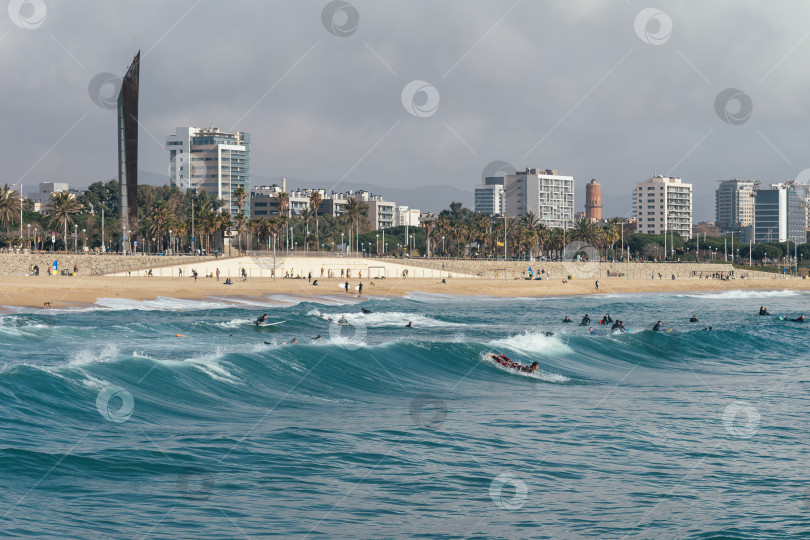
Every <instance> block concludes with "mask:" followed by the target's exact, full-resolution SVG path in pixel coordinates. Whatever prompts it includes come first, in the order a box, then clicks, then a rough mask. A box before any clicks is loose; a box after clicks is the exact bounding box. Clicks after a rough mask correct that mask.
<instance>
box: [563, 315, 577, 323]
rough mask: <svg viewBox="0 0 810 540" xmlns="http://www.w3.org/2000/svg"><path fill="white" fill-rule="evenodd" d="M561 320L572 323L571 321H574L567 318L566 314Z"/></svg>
mask: <svg viewBox="0 0 810 540" xmlns="http://www.w3.org/2000/svg"><path fill="white" fill-rule="evenodd" d="M562 322H564V323H572V322H574V321H572V320H571V319H569V318H568V315H566V316H565V318H564V319H563V320H562Z"/></svg>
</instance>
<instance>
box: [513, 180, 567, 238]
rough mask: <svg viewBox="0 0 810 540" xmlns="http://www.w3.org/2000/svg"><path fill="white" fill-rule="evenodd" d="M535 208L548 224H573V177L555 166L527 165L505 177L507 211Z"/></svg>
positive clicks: (518, 214) (515, 212)
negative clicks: (546, 167)
mask: <svg viewBox="0 0 810 540" xmlns="http://www.w3.org/2000/svg"><path fill="white" fill-rule="evenodd" d="M527 212H534V214H535V215H536V216H537V217H538V219H539V220H540V222H541V223H543V224H544V225H546V226H547V227H554V228H565V229H568V228H571V227H572V226H573V222H574V177H573V176H562V175H559V174H557V171H555V170H549V169H546V170H539V169H526V170H525V171H524V172H519V173H517V174H510V175H507V176H505V177H504V215H506V216H509V217H517V218H519V217H523V216H525V215H526V213H527Z"/></svg>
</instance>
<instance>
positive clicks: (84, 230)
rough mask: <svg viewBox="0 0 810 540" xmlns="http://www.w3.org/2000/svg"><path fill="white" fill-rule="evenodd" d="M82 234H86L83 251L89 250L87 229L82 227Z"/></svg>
mask: <svg viewBox="0 0 810 540" xmlns="http://www.w3.org/2000/svg"><path fill="white" fill-rule="evenodd" d="M82 236H84V245H83V247H82V251H87V229H82Z"/></svg>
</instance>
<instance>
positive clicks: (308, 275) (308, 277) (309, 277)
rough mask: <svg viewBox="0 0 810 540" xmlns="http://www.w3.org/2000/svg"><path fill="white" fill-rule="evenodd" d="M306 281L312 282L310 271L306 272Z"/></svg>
mask: <svg viewBox="0 0 810 540" xmlns="http://www.w3.org/2000/svg"><path fill="white" fill-rule="evenodd" d="M307 283H312V272H310V273H308V274H307Z"/></svg>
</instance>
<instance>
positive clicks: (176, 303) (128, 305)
mask: <svg viewBox="0 0 810 540" xmlns="http://www.w3.org/2000/svg"><path fill="white" fill-rule="evenodd" d="M96 305H97V306H98V307H100V308H103V309H106V310H110V311H127V310H138V311H199V310H205V309H224V308H229V307H233V305H232V304H228V303H226V302H212V301H210V300H185V299H181V298H170V297H168V296H158V297H157V298H155V299H154V300H129V299H126V298H99V299H98V300H97V301H96Z"/></svg>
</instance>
